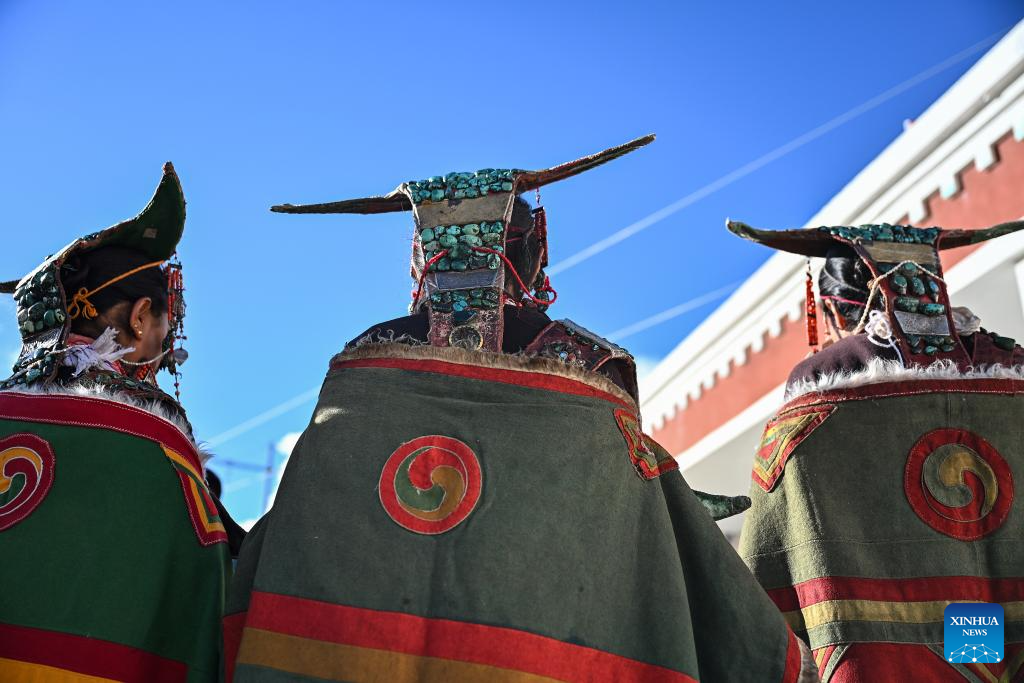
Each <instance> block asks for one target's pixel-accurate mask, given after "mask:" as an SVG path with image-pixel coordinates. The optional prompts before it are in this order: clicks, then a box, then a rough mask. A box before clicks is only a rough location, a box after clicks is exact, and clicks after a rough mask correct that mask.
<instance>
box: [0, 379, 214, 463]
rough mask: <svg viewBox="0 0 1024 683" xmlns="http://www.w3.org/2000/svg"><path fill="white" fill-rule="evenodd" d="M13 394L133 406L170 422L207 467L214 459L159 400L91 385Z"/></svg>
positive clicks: (22, 390)
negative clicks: (80, 398)
mask: <svg viewBox="0 0 1024 683" xmlns="http://www.w3.org/2000/svg"><path fill="white" fill-rule="evenodd" d="M10 391H12V392H17V393H19V394H46V395H56V396H88V397H90V398H102V399H104V400H107V401H114V402H115V403H120V404H122V405H126V406H131V407H132V408H138V409H139V410H144V411H146V412H147V413H149V414H151V415H155V416H156V417H159V418H160V419H161V420H164V421H165V422H169V423H171V424H172V425H174V427H175V428H176V429H177V430H178V431H179V432H181V433H182V434H183V435H184V436H185V438H186V439H188V440H189V441H190V442H191V443H192V445H194V446H195V447H196V451H198V453H199V459H200V461H202V463H203V466H204V467H205V465H206V462H207V461H208V460H209V459H210V458H212V457H213V454H212V453H210V452H209V451H208V450H206V449H205V448H204V447H203V445H202V444H201V443H200V442H198V441H196V440H195V438H194V437H193V436H192V428H191V425H189V423H188V422H187V421H186V420H184V419H182V418H181V417H180V416H179V415H173V414H171V413H170V412H169V411H168V410H167V409H166V408H164V406H163V405H162V403H161V402H160V401H158V400H155V399H154V400H152V401H142V400H139V399H136V398H133V397H131V396H128V395H127V394H124V393H122V392H116V391H111V390H110V389H109V388H107V387H104V386H101V385H97V384H90V385H89V386H82V385H75V386H61V385H59V384H49V385H42V384H32V385H28V386H25V385H22V386H17V387H12V388H11V389H10Z"/></svg>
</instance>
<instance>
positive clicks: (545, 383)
mask: <svg viewBox="0 0 1024 683" xmlns="http://www.w3.org/2000/svg"><path fill="white" fill-rule="evenodd" d="M349 368H389V369H393V370H412V371H415V372H433V373H437V374H440V375H451V376H453V377H465V378H468V379H479V380H483V381H486V382H500V383H502V384H514V385H516V386H521V387H530V388H533V389H546V390H548V391H558V392H560V393H563V394H572V395H574V396H586V397H589V398H599V399H602V400H604V401H609V402H611V403H614V404H615V405H619V406H622V407H623V408H628V409H630V410H633V411H634V412H635V410H636V406H633V405H631V404H629V403H627V402H626V401H624V400H622V399H621V398H618V397H617V396H614V395H612V394H609V393H608V392H606V391H601V390H600V389H595V388H594V387H592V386H590V385H589V384H586V383H584V382H580V381H577V380H574V379H569V378H567V377H560V376H558V375H549V374H547V373H543V372H531V371H529V370H506V369H503V368H485V367H482V366H480V365H469V364H467V363H453V362H450V361H443V360H428V359H412V358H353V359H348V360H346V359H341V360H336V361H334V362H332V363H331V372H334V371H337V370H346V369H349Z"/></svg>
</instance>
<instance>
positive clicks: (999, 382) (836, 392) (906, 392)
mask: <svg viewBox="0 0 1024 683" xmlns="http://www.w3.org/2000/svg"><path fill="white" fill-rule="evenodd" d="M934 393H961V394H1002V395H1007V396H1012V395H1015V394H1024V381H1021V380H1017V379H995V378H993V379H914V380H900V381H897V382H879V383H877V384H865V385H863V386H859V387H842V388H839V389H832V390H829V391H823V392H821V393H817V392H811V393H809V394H803V395H801V396H797V397H796V398H794V399H793V400H791V401H789V402H788V403H786V404H785V405H783V406H782V408H780V409H779V412H780V413H785V412H788V411H790V410H794V409H796V408H802V407H807V406H814V405H820V404H823V403H843V402H845V401H861V400H864V399H871V398H889V397H892V396H918V395H920V394H934Z"/></svg>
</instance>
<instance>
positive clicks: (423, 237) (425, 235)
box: [420, 228, 434, 243]
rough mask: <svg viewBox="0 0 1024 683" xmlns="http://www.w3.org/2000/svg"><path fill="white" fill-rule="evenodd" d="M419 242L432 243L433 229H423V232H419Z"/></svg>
mask: <svg viewBox="0 0 1024 683" xmlns="http://www.w3.org/2000/svg"><path fill="white" fill-rule="evenodd" d="M420 241H421V242H424V243H425V242H433V241H434V229H433V228H423V230H421V231H420Z"/></svg>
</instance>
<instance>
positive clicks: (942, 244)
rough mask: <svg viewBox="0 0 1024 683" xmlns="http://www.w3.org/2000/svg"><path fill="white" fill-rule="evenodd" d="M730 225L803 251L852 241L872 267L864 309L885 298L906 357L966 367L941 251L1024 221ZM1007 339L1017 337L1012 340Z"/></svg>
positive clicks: (823, 250) (747, 235)
mask: <svg viewBox="0 0 1024 683" xmlns="http://www.w3.org/2000/svg"><path fill="white" fill-rule="evenodd" d="M727 226H728V228H729V230H730V231H732V232H733V233H735V234H736V235H738V236H740V237H742V238H744V239H748V240H751V241H754V242H758V243H760V244H764V245H766V246H769V247H772V248H773V249H779V250H780V251H788V252H791V253H794V254H802V255H804V256H819V257H824V256H825V255H826V254H827V253H828V250H829V247H831V246H833V245H835V244H837V243H838V244H845V245H847V246H849V247H850V248H852V249H853V251H854V252H855V253H856V254H857V256H858V257H859V258H860V259H861V260H862V261H863V262H864V263H865V265H867V267H868V269H869V270H870V271H871V274H872V280H871V289H870V293H869V296H868V301H866V302H865V304H864V316H867V314H868V312H869V309H870V308H871V307H872V303H874V302H878V303H881V304H882V310H883V312H884V314H885V316H886V318H887V320H888V323H889V329H890V330H891V332H892V338H893V340H894V342H895V343H896V344H897V345H898V346H899V350H900V354H901V355H902V357H903V360H904V363H905V364H906V365H912V364H919V365H928V364H930V363H932V362H933V361H935V360H939V359H948V360H951V361H953V362H954V363H956V364H957V366H958V367H960V368H962V369H963V368H966V367H967V366H968V365H970V356H969V355H968V353H967V351H966V349H965V348H964V347H963V344H962V343H961V342H960V338H959V337H958V336H957V334H956V328H955V327H954V324H953V317H952V307H951V306H950V303H949V294H948V292H947V288H946V282H945V280H944V279H943V277H942V262H941V260H940V259H939V251H941V250H943V249H953V248H955V247H964V246H967V245H970V244H978V243H981V242H984V241H986V240H990V239H993V238H995V237H1001V236H1003V235H1007V234H1010V233H1012V232H1016V231H1017V230H1020V229H1022V228H1024V221H1013V222H1010V223H1001V224H999V225H995V226H992V227H990V228H984V229H980V230H946V229H943V228H934V227H933V228H916V227H913V226H908V225H889V224H885V223H883V224H880V225H861V226H857V227H845V226H823V227H820V228H802V229H796V230H759V229H757V228H752V227H750V226H749V225H746V224H745V223H739V222H736V221H727ZM879 297H880V298H879ZM862 326H863V320H862V321H861V327H862ZM1009 341H1010V344H1011V345H1012V343H1013V340H1009Z"/></svg>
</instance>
